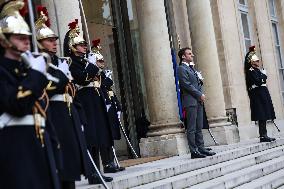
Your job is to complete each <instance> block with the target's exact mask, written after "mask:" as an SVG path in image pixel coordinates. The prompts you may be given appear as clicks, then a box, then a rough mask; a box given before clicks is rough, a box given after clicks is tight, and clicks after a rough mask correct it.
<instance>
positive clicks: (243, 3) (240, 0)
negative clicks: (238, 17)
mask: <svg viewBox="0 0 284 189" xmlns="http://www.w3.org/2000/svg"><path fill="white" fill-rule="evenodd" d="M246 3H247V2H246V0H239V4H241V5H247V4H246Z"/></svg>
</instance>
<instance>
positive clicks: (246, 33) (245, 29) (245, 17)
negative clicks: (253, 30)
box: [241, 13, 250, 39]
mask: <svg viewBox="0 0 284 189" xmlns="http://www.w3.org/2000/svg"><path fill="white" fill-rule="evenodd" d="M241 19H242V26H243V32H244V37H245V38H248V39H250V33H249V25H248V15H247V14H244V13H241Z"/></svg>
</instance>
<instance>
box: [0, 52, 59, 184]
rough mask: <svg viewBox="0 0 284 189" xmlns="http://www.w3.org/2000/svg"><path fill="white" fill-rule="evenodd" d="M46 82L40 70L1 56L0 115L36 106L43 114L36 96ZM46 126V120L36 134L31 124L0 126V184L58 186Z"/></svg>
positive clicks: (20, 113) (28, 111)
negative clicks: (1, 127) (42, 128)
mask: <svg viewBox="0 0 284 189" xmlns="http://www.w3.org/2000/svg"><path fill="white" fill-rule="evenodd" d="M47 82H48V81H47V79H46V77H45V76H44V75H43V74H42V73H40V72H38V71H36V70H32V69H26V68H25V66H24V65H23V64H22V63H21V62H18V61H15V60H11V59H7V58H3V57H1V58H0V88H1V98H0V115H2V114H3V113H8V114H10V115H12V116H15V117H19V118H21V117H24V116H26V115H32V114H33V110H34V111H36V110H37V111H38V113H40V114H41V115H42V116H44V114H45V111H44V109H45V108H46V104H45V103H46V101H45V102H44V101H43V100H39V99H40V98H41V97H42V95H43V90H44V88H45V87H46V85H47ZM35 104H37V108H35ZM47 127H49V125H48V124H47V126H46V129H45V132H44V133H43V134H42V135H38V132H36V129H35V126H34V125H26V126H25V125H17V126H6V127H4V128H3V129H0V149H1V153H0V170H1V171H0V188H3V189H4V188H9V189H18V188H21V189H38V188H41V189H50V188H56V189H57V188H59V181H58V176H57V173H56V167H55V161H54V154H53V150H52V147H51V142H50V139H49V133H48V132H47V130H48V128H47ZM39 136H41V137H43V138H41V137H39Z"/></svg>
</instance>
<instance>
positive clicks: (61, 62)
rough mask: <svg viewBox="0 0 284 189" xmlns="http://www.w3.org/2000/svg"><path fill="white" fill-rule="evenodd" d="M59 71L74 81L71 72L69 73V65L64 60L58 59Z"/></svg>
mask: <svg viewBox="0 0 284 189" xmlns="http://www.w3.org/2000/svg"><path fill="white" fill-rule="evenodd" d="M58 69H59V70H60V71H62V72H63V73H64V75H65V76H66V77H67V78H68V79H69V80H73V77H72V75H71V72H70V71H69V65H68V64H67V61H66V60H64V59H58Z"/></svg>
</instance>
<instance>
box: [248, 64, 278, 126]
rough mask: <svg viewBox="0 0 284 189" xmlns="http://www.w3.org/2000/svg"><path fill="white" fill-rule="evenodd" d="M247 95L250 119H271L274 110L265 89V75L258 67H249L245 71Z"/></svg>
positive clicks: (273, 117) (273, 116) (273, 115)
mask: <svg viewBox="0 0 284 189" xmlns="http://www.w3.org/2000/svg"><path fill="white" fill-rule="evenodd" d="M246 78H247V85H248V95H249V98H250V108H251V120H252V121H258V120H273V119H275V112H274V108H273V104H272V100H271V97H270V94H269V91H268V89H267V87H266V86H265V85H266V80H267V76H266V75H265V74H263V73H262V72H261V71H260V70H259V69H257V68H253V67H251V68H250V69H249V70H248V71H247V72H246Z"/></svg>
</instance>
